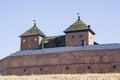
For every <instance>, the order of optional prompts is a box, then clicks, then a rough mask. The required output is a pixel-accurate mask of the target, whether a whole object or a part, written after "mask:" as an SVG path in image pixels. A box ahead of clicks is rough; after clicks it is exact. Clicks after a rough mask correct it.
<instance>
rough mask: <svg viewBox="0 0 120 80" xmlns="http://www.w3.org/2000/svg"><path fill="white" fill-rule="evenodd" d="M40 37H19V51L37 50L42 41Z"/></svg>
mask: <svg viewBox="0 0 120 80" xmlns="http://www.w3.org/2000/svg"><path fill="white" fill-rule="evenodd" d="M42 39H43V38H42V37H41V36H27V37H21V49H20V50H30V49H38V47H39V44H40V43H41V41H42Z"/></svg>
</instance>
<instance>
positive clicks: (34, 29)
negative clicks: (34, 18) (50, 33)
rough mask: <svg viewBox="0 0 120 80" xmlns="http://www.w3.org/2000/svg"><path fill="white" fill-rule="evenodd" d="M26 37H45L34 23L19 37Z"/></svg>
mask: <svg viewBox="0 0 120 80" xmlns="http://www.w3.org/2000/svg"><path fill="white" fill-rule="evenodd" d="M26 36H42V37H45V36H46V35H45V34H44V33H43V32H42V31H41V30H40V29H38V28H37V26H36V23H34V25H33V27H32V28H30V29H29V30H27V31H26V32H24V33H23V34H21V35H20V37H26Z"/></svg>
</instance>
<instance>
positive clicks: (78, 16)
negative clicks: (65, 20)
mask: <svg viewBox="0 0 120 80" xmlns="http://www.w3.org/2000/svg"><path fill="white" fill-rule="evenodd" d="M77 15H78V21H79V20H80V13H77Z"/></svg>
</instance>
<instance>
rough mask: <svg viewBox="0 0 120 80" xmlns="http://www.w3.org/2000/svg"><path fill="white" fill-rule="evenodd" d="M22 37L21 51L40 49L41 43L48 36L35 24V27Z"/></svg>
mask: <svg viewBox="0 0 120 80" xmlns="http://www.w3.org/2000/svg"><path fill="white" fill-rule="evenodd" d="M20 37H21V47H20V50H29V49H38V48H39V45H40V43H41V41H42V40H43V38H44V37H46V36H45V34H44V33H43V32H42V31H41V30H39V29H38V28H37V26H36V23H34V25H33V27H32V28H31V29H29V30H27V31H26V32H24V33H23V34H22V35H20Z"/></svg>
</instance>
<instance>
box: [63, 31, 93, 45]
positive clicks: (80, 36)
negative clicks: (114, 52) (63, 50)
mask: <svg viewBox="0 0 120 80" xmlns="http://www.w3.org/2000/svg"><path fill="white" fill-rule="evenodd" d="M82 40H85V43H86V45H93V44H94V35H93V34H91V33H90V32H89V31H86V32H74V33H66V34H65V42H66V46H77V45H82Z"/></svg>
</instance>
